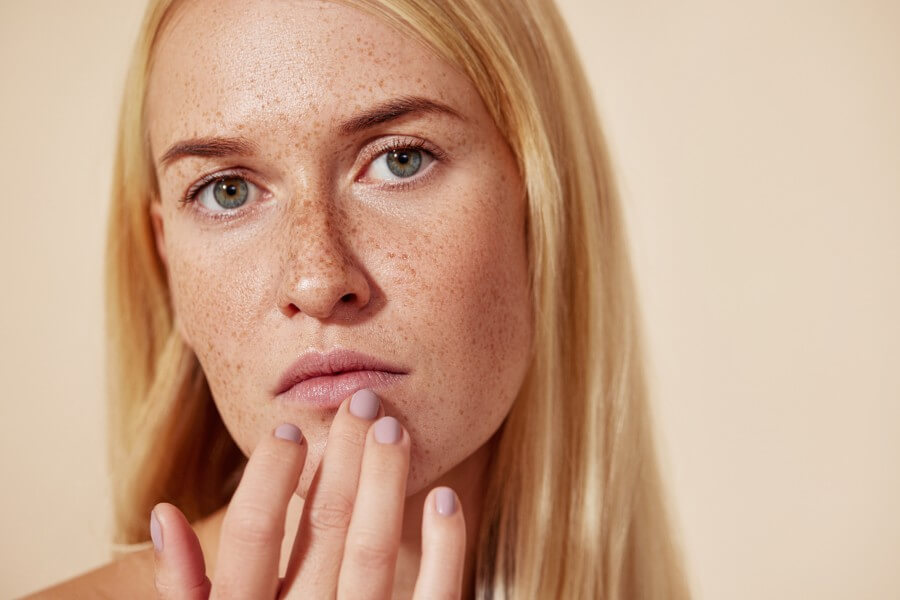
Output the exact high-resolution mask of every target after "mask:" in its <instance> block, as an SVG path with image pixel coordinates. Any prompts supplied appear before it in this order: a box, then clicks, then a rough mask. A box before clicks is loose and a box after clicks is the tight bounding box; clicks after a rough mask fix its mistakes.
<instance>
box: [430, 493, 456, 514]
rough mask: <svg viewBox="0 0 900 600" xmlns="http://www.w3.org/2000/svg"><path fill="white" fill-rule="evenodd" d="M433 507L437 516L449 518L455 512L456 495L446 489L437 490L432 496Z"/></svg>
mask: <svg viewBox="0 0 900 600" xmlns="http://www.w3.org/2000/svg"><path fill="white" fill-rule="evenodd" d="M434 507H435V508H436V509H437V511H438V514H440V515H444V516H445V517H449V516H450V515H452V514H453V513H455V512H456V494H454V493H453V490H451V489H450V488H448V487H441V488H438V489H437V492H435V494H434Z"/></svg>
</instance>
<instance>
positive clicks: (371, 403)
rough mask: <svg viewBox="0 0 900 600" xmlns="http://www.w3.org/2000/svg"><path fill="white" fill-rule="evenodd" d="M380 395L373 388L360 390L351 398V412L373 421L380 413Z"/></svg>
mask: <svg viewBox="0 0 900 600" xmlns="http://www.w3.org/2000/svg"><path fill="white" fill-rule="evenodd" d="M379 404H380V402H379V400H378V396H376V395H375V392H373V391H372V390H359V391H358V392H356V393H355V394H353V396H352V397H351V398H350V413H351V414H353V415H355V416H357V417H359V418H360V419H366V420H367V421H371V420H372V419H374V418H375V417H376V416H377V415H378V405H379Z"/></svg>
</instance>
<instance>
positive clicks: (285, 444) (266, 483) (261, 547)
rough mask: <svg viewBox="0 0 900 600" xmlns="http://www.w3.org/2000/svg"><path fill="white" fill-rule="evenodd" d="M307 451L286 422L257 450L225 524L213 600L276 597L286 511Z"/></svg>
mask: <svg viewBox="0 0 900 600" xmlns="http://www.w3.org/2000/svg"><path fill="white" fill-rule="evenodd" d="M306 449H307V444H306V441H305V440H304V438H303V435H302V434H301V433H300V430H299V429H297V428H296V427H295V426H293V425H290V424H288V423H285V424H284V425H279V426H278V427H277V428H276V429H275V430H274V431H273V432H272V435H268V436H264V437H263V438H262V439H261V440H260V441H259V443H258V444H257V446H256V448H255V449H254V450H253V453H252V454H251V455H250V458H249V460H248V461H247V466H246V467H245V469H244V474H243V476H242V477H241V482H240V483H239V484H238V487H237V490H235V492H234V496H233V497H232V499H231V502H230V503H229V505H228V510H227V512H226V513H225V519H224V521H223V522H222V533H221V537H220V540H219V556H218V559H217V562H216V572H215V575H214V577H213V585H212V597H213V598H217V597H219V594H220V593H221V594H222V596H223V597H224V596H225V595H226V594H227V597H228V598H273V597H274V596H275V593H276V592H277V590H278V560H279V558H280V554H281V540H282V538H283V537H284V521H285V518H286V514H287V506H288V502H289V501H290V499H291V496H292V495H293V493H294V490H295V489H296V488H297V482H298V480H299V479H300V473H301V471H303V464H304V462H305V461H306Z"/></svg>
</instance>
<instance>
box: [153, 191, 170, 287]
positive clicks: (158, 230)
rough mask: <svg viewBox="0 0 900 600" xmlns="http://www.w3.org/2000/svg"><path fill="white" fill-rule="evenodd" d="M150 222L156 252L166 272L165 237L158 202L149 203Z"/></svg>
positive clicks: (167, 266)
mask: <svg viewBox="0 0 900 600" xmlns="http://www.w3.org/2000/svg"><path fill="white" fill-rule="evenodd" d="M150 222H151V223H152V224H153V238H154V239H155V240H156V252H157V254H159V258H160V260H162V263H163V266H165V267H166V270H168V268H169V262H168V259H167V257H166V235H165V230H164V229H163V216H162V203H160V201H159V200H152V201H151V202H150Z"/></svg>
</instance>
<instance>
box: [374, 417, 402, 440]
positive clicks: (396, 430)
mask: <svg viewBox="0 0 900 600" xmlns="http://www.w3.org/2000/svg"><path fill="white" fill-rule="evenodd" d="M402 437H403V430H402V429H401V428H400V421H398V420H397V419H395V418H394V417H382V418H380V419H378V420H377V421H375V441H376V442H378V443H379V444H396V443H397V442H399V441H400V438H402Z"/></svg>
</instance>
